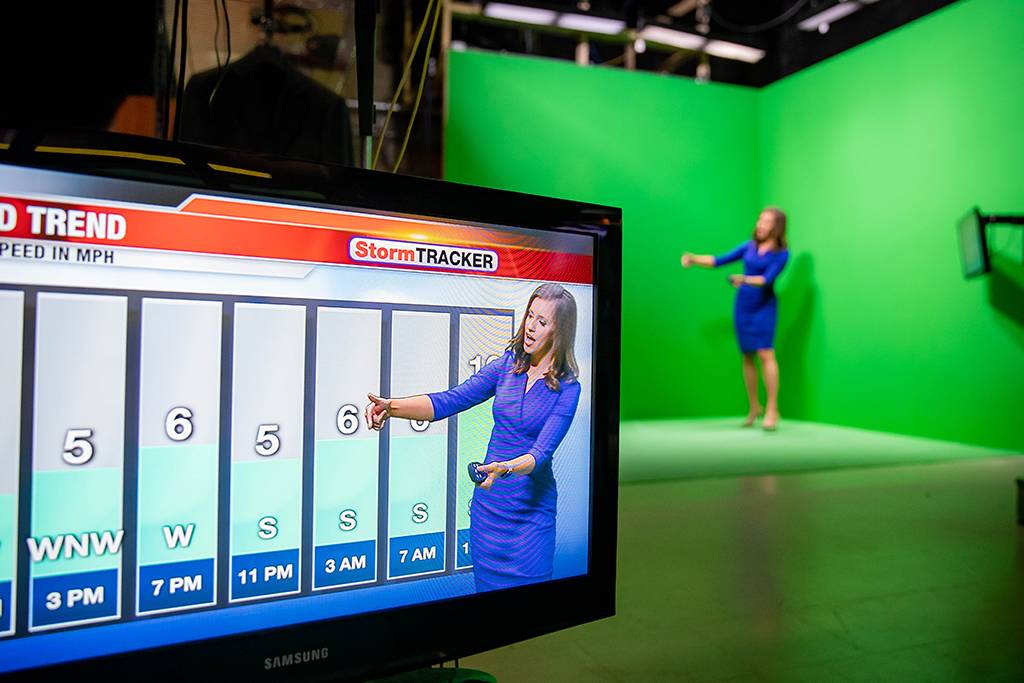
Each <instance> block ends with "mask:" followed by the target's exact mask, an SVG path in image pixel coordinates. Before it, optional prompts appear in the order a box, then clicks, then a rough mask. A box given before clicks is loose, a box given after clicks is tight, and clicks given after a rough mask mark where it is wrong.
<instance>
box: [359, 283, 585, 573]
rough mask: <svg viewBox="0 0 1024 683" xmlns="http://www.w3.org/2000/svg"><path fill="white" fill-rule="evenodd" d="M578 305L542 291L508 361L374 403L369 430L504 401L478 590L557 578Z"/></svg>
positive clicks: (477, 520)
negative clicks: (562, 453)
mask: <svg viewBox="0 0 1024 683" xmlns="http://www.w3.org/2000/svg"><path fill="white" fill-rule="evenodd" d="M575 337H576V300H575V299H574V298H573V296H572V294H570V293H569V292H568V291H566V290H565V289H564V288H563V287H562V286H561V285H556V284H547V285H541V286H540V287H538V288H537V289H536V290H535V291H534V292H533V294H532V295H531V296H530V300H529V302H528V303H527V306H526V315H525V317H524V318H523V321H522V322H521V323H520V325H519V331H518V333H517V334H516V336H515V338H513V339H512V341H511V342H510V343H509V345H508V348H507V350H506V352H505V354H504V355H503V356H502V357H501V358H499V359H497V360H494V361H492V362H490V363H489V364H487V365H486V366H484V367H483V368H482V369H481V370H480V371H479V372H477V373H476V374H475V375H473V376H472V377H470V378H469V379H467V380H466V381H465V382H463V383H462V384H460V385H458V386H457V387H454V388H452V389H449V390H448V391H441V392H437V393H432V394H424V395H419V396H409V397H407V398H391V399H387V398H380V397H378V396H374V395H372V394H370V395H369V398H370V403H369V404H368V405H367V406H366V423H367V425H368V426H370V428H371V429H381V427H383V425H384V421H385V420H387V419H388V418H389V417H401V418H407V419H410V420H443V419H444V418H446V417H449V416H451V415H454V414H455V413H458V412H461V411H463V410H466V409H468V408H471V407H473V406H475V405H477V404H479V403H482V402H484V401H486V400H487V399H488V398H491V397H492V396H493V397H494V409H493V412H494V429H493V431H492V432H491V439H490V442H489V443H488V445H487V457H486V458H485V459H484V464H483V465H481V466H480V468H479V471H480V472H481V473H483V474H486V479H484V480H483V481H482V482H481V483H479V484H478V485H477V489H476V491H474V494H473V502H472V504H471V508H470V515H471V517H470V518H471V523H470V545H471V548H472V551H471V552H472V557H473V567H474V576H475V579H476V588H477V591H484V590H493V589H496V588H507V587H510V586H515V585H519V584H523V583H533V582H536V581H544V580H546V579H550V578H551V574H552V570H553V564H554V554H555V509H556V501H557V491H556V488H555V478H554V475H553V474H552V470H551V456H552V454H553V453H554V452H555V449H556V448H557V447H558V445H559V443H561V441H562V439H563V438H564V437H565V434H566V432H567V431H568V430H569V425H570V424H571V423H572V419H573V416H574V415H575V414H576V406H577V404H578V403H579V398H580V384H579V381H578V379H577V376H578V374H579V369H578V367H577V365H576V357H575V353H574V351H573V345H574V342H575Z"/></svg>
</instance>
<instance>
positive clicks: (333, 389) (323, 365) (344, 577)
mask: <svg viewBox="0 0 1024 683" xmlns="http://www.w3.org/2000/svg"><path fill="white" fill-rule="evenodd" d="M381 317H382V316H381V312H380V311H379V310H370V309H346V308H330V307H323V308H319V309H318V310H317V340H316V409H315V410H316V421H315V428H314V429H315V433H316V446H315V451H314V452H315V455H314V457H315V465H314V473H313V498H314V502H313V510H314V512H313V515H314V521H313V546H314V553H313V589H314V590H323V589H326V588H337V587H341V586H352V585H357V584H361V583H369V582H372V581H375V580H376V579H377V526H378V524H377V521H378V520H377V517H378V514H377V506H378V478H379V475H378V473H379V469H380V464H379V453H380V434H379V433H378V432H375V431H371V430H370V429H367V427H366V421H365V420H364V419H363V407H364V406H365V405H366V403H367V397H366V394H367V393H370V392H372V393H374V394H379V393H380V369H381V368H380V366H381Z"/></svg>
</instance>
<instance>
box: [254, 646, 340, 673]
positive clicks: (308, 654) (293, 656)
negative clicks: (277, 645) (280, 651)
mask: <svg viewBox="0 0 1024 683" xmlns="http://www.w3.org/2000/svg"><path fill="white" fill-rule="evenodd" d="M327 655H328V652H327V648H326V647H322V648H320V649H319V650H302V651H301V652H289V653H288V654H286V655H279V656H277V657H267V658H266V659H264V660H263V668H264V669H265V670H267V671H270V670H271V669H280V668H282V667H285V666H295V665H296V664H308V663H309V662H318V661H320V660H321V659H327Z"/></svg>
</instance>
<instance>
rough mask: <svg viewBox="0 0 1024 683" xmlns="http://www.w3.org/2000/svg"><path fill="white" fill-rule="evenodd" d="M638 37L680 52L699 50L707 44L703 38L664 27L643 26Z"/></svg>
mask: <svg viewBox="0 0 1024 683" xmlns="http://www.w3.org/2000/svg"><path fill="white" fill-rule="evenodd" d="M640 37H641V38H643V39H644V40H646V41H649V42H652V43H661V44H662V45H671V46H672V47H678V48H680V49H682V50H699V49H701V48H702V47H704V43H705V42H707V39H706V38H705V37H704V36H698V35H695V34H693V33H684V32H683V31H676V30H675V29H671V28H665V27H664V26H644V29H643V30H642V31H640Z"/></svg>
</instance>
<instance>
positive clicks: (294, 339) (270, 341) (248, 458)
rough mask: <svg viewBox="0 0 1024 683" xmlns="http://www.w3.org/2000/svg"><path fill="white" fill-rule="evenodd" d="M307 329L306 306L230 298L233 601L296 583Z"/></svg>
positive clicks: (286, 590) (288, 589)
mask: <svg viewBox="0 0 1024 683" xmlns="http://www.w3.org/2000/svg"><path fill="white" fill-rule="evenodd" d="M305 337H306V308H305V306H282V305H270V304H237V305H236V306H235V327H234V353H233V359H234V368H233V370H232V389H231V402H232V413H231V543H230V546H231V593H230V599H231V601H232V602H239V601H244V600H254V599H257V598H265V597H269V596H272V595H287V594H290V593H297V592H298V591H299V573H300V565H299V563H300V562H301V554H300V552H299V549H300V546H301V545H302V445H303V393H304V391H303V390H304V378H305Z"/></svg>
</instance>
